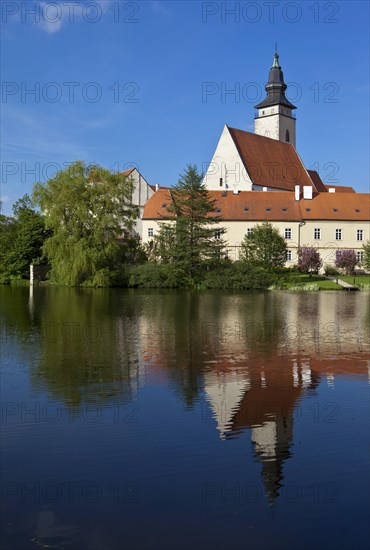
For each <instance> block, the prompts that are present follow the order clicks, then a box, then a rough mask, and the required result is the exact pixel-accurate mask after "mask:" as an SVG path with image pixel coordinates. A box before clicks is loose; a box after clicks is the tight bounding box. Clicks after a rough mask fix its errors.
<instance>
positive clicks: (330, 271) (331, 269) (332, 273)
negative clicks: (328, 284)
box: [324, 264, 339, 277]
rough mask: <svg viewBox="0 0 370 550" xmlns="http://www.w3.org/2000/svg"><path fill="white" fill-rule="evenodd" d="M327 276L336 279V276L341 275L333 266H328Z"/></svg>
mask: <svg viewBox="0 0 370 550" xmlns="http://www.w3.org/2000/svg"><path fill="white" fill-rule="evenodd" d="M324 270H325V275H327V276H332V277H335V276H336V275H339V272H338V271H337V270H336V269H335V267H334V266H333V265H329V264H327V265H326V266H325V267H324Z"/></svg>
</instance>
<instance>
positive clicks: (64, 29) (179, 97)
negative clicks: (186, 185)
mask: <svg viewBox="0 0 370 550" xmlns="http://www.w3.org/2000/svg"><path fill="white" fill-rule="evenodd" d="M1 10H2V13H1V17H2V54H1V55H2V58H1V65H2V97H1V115H2V117H1V118H2V123H1V124H2V125H1V143H2V150H1V166H2V178H1V196H2V200H3V211H4V212H5V213H9V212H10V211H11V205H12V203H13V202H14V201H15V200H17V199H18V198H19V197H21V196H22V195H23V194H24V193H30V192H31V190H32V185H33V184H34V183H35V182H36V181H40V180H41V181H44V180H45V179H47V178H48V177H50V176H52V174H53V172H54V171H55V170H56V169H57V168H62V167H64V166H66V165H68V164H69V163H71V162H72V161H74V160H76V159H82V160H85V161H88V162H97V163H99V164H102V165H103V166H105V167H107V168H111V169H112V170H121V169H125V168H127V167H128V166H131V165H134V166H137V167H138V168H139V170H140V171H141V172H142V174H143V175H144V177H146V179H147V180H148V181H149V183H153V184H156V183H159V184H162V185H166V186H168V185H174V184H175V183H176V181H177V179H178V176H179V174H180V173H181V172H182V171H183V169H184V167H185V166H186V164H188V163H196V164H198V166H199V167H200V168H201V169H202V168H203V169H204V168H205V166H206V163H207V162H209V161H210V160H211V157H212V154H213V151H214V149H215V147H216V145H217V141H218V138H219V136H220V133H221V131H222V128H223V125H224V124H225V123H226V124H228V125H230V126H233V127H237V128H241V129H244V130H248V131H253V116H254V109H253V106H254V104H255V103H257V102H258V101H259V100H260V98H262V97H264V95H261V94H264V88H263V87H264V85H265V83H266V79H267V76H268V71H269V68H270V66H271V63H272V58H273V53H274V48H275V42H277V43H278V50H279V54H280V63H281V65H282V68H283V70H284V75H285V80H286V82H287V83H291V84H290V86H289V88H288V92H287V95H288V97H289V98H290V99H291V100H292V101H293V103H295V104H296V105H297V107H298V109H297V111H296V114H297V150H298V152H299V154H300V156H301V158H302V160H303V161H304V163H305V165H306V166H307V167H313V166H314V167H316V169H318V170H319V172H320V175H321V177H322V179H323V180H324V181H325V182H327V183H333V184H334V183H338V184H342V185H352V186H354V187H355V188H356V190H357V191H361V192H369V161H368V151H369V129H368V122H369V33H368V25H369V4H368V2H365V1H363V2H315V1H308V2H284V1H277V0H276V1H272V0H271V1H264V2H249V1H247V2H201V1H194V2H192V1H186V2H182V1H163V0H159V1H150V0H146V1H143V2H141V1H138V2H119V1H108V0H106V1H99V2H98V1H95V2H78V1H77V0H76V1H75V2H67V1H59V2H52V3H48V2H46V1H45V2H34V1H32V0H27V1H7V0H3V1H2V3H1ZM32 89H33V90H34V93H29V91H30V90H32ZM228 90H229V91H230V90H234V92H233V93H227V91H228Z"/></svg>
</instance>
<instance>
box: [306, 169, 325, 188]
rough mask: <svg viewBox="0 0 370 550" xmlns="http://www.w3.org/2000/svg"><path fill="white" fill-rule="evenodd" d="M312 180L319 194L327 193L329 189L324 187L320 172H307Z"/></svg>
mask: <svg viewBox="0 0 370 550" xmlns="http://www.w3.org/2000/svg"><path fill="white" fill-rule="evenodd" d="M307 172H308V174H309V176H310V178H311V179H312V182H313V184H314V186H315V187H316V189H317V191H318V192H319V193H326V191H327V189H326V187H325V185H324V183H323V182H322V179H321V178H320V176H319V174H318V172H316V170H307Z"/></svg>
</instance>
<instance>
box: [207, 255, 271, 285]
mask: <svg viewBox="0 0 370 550" xmlns="http://www.w3.org/2000/svg"><path fill="white" fill-rule="evenodd" d="M272 282H273V276H272V275H271V273H268V272H266V271H265V270H264V269H261V268H257V267H252V266H251V265H248V264H245V263H244V262H234V263H233V264H229V265H227V264H224V265H223V266H222V267H221V268H219V269H217V270H216V269H213V270H211V271H209V272H208V273H207V274H206V275H205V277H204V281H203V285H204V287H205V288H214V289H226V290H259V289H265V288H268V287H269V286H270V285H271V284H272Z"/></svg>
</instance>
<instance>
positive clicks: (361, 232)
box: [357, 229, 364, 241]
mask: <svg viewBox="0 0 370 550" xmlns="http://www.w3.org/2000/svg"><path fill="white" fill-rule="evenodd" d="M357 240H358V241H363V240H364V230H363V229H357Z"/></svg>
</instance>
